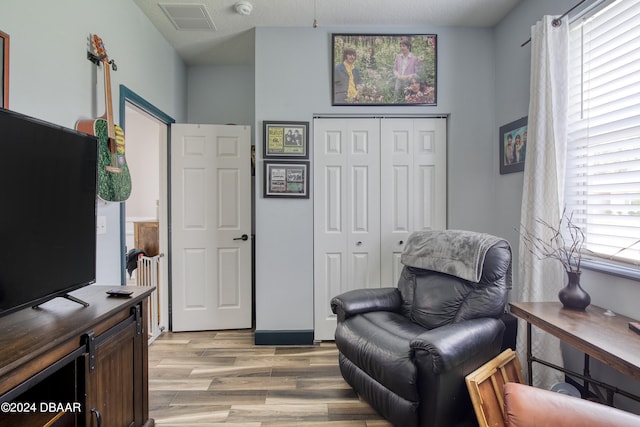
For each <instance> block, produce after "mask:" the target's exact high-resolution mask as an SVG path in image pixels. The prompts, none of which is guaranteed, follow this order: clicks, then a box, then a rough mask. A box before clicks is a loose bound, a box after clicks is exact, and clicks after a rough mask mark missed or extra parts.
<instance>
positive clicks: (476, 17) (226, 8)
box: [134, 0, 521, 65]
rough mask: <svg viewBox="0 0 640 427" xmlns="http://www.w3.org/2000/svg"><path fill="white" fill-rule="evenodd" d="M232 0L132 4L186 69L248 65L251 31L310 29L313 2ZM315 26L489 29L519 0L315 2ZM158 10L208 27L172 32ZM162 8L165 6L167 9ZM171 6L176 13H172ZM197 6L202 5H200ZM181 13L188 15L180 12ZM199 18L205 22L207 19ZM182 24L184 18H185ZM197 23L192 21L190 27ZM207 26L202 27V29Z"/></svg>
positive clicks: (152, 0) (157, 0)
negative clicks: (240, 6)
mask: <svg viewBox="0 0 640 427" xmlns="http://www.w3.org/2000/svg"><path fill="white" fill-rule="evenodd" d="M237 1H238V0H201V1H198V0H134V2H135V3H136V4H137V5H138V6H139V7H140V9H141V10H142V12H143V13H144V14H145V15H147V16H148V17H149V19H150V20H151V22H152V23H153V24H154V25H155V26H156V28H158V30H159V31H160V32H161V33H162V35H163V36H164V37H165V38H166V39H167V40H168V42H169V43H170V44H171V45H172V46H173V47H175V48H176V50H177V51H178V53H179V55H180V56H181V57H182V58H183V60H184V61H185V63H186V64H187V65H234V64H251V63H253V56H254V55H253V52H254V37H253V28H256V27H306V26H308V27H311V25H312V23H313V19H314V0H249V1H250V2H251V4H252V5H253V10H252V12H251V14H250V15H249V16H244V15H240V14H238V13H236V11H235V8H234V5H235V4H236V3H237ZM315 1H316V4H315V10H316V13H315V17H317V20H318V25H319V27H344V28H345V29H347V28H348V29H349V30H353V31H357V27H364V26H371V27H386V26H388V27H398V26H408V27H418V26H421V25H435V26H468V27H492V26H494V25H495V24H497V23H498V22H499V21H500V20H501V19H502V18H503V17H504V16H505V15H506V14H507V13H508V12H509V11H510V10H511V9H512V8H513V7H514V6H515V5H516V4H517V3H519V2H520V1H521V0H315ZM161 5H164V6H165V7H164V9H171V10H174V11H175V10H178V11H181V8H180V6H193V5H197V6H199V7H198V9H200V10H204V11H205V12H204V13H205V14H208V15H209V16H208V17H210V18H211V20H212V21H213V27H214V28H215V30H213V29H207V30H177V29H176V27H175V26H174V24H173V23H172V21H171V20H170V19H169V17H168V15H167V14H166V13H165V10H164V9H163V8H162V7H161ZM167 5H168V6H169V7H167ZM176 6H178V7H177V9H176ZM202 6H203V7H202ZM185 12H189V11H188V10H185ZM208 17H206V16H205V18H208ZM185 19H186V21H184V20H182V22H186V24H185V25H186V26H189V25H191V22H190V21H188V20H189V19H191V17H190V16H186V17H185ZM197 24H198V23H197V22H195V23H194V24H193V26H196V25H197ZM203 28H208V27H203Z"/></svg>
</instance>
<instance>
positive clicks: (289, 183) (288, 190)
mask: <svg viewBox="0 0 640 427" xmlns="http://www.w3.org/2000/svg"><path fill="white" fill-rule="evenodd" d="M263 163H264V164H263V170H264V179H263V181H264V197H279V198H295V199H308V198H309V164H310V163H309V162H308V161H302V162H294V161H289V162H287V161H276V160H265V161H264V162H263Z"/></svg>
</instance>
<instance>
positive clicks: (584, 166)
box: [565, 0, 640, 265]
mask: <svg viewBox="0 0 640 427" xmlns="http://www.w3.org/2000/svg"><path fill="white" fill-rule="evenodd" d="M638 22H640V0H618V1H615V2H613V3H610V4H608V5H607V6H605V7H604V8H602V9H601V10H598V11H592V12H591V13H590V15H589V16H583V17H581V19H579V20H576V21H574V22H573V23H572V25H571V29H570V39H569V43H570V49H569V51H570V58H569V67H570V70H569V83H570V87H569V134H568V152H567V169H566V170H567V175H566V181H565V202H566V206H567V212H568V213H572V214H573V222H574V223H575V224H576V225H578V226H580V227H581V228H582V230H583V231H584V233H585V246H584V248H585V249H586V251H587V252H588V253H587V254H586V255H587V256H588V254H589V253H592V254H595V255H596V256H597V257H601V258H606V259H617V260H621V261H624V262H630V263H633V264H635V265H640V242H638V241H640V25H638ZM625 248H627V249H625Z"/></svg>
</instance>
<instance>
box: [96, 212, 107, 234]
mask: <svg viewBox="0 0 640 427" xmlns="http://www.w3.org/2000/svg"><path fill="white" fill-rule="evenodd" d="M96 233H97V234H107V217H106V216H98V221H97V222H96Z"/></svg>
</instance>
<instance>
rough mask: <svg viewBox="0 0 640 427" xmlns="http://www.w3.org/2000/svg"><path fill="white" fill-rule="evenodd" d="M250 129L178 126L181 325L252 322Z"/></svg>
mask: <svg viewBox="0 0 640 427" xmlns="http://www.w3.org/2000/svg"><path fill="white" fill-rule="evenodd" d="M250 151H251V130H250V127H248V126H228V125H224V126H223V125H187V124H176V125H173V126H171V255H172V263H171V265H172V321H173V330H174V331H195V330H215V329H236V328H249V327H251V322H252V319H251V304H252V300H251V299H252V296H251V170H250V161H249V159H250V155H251V154H250Z"/></svg>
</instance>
